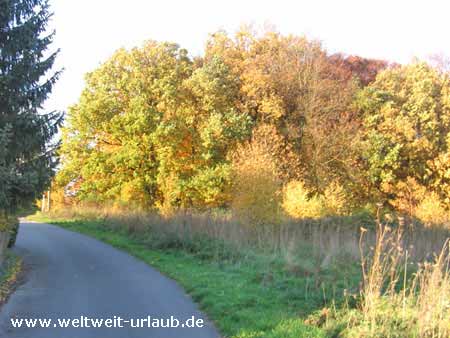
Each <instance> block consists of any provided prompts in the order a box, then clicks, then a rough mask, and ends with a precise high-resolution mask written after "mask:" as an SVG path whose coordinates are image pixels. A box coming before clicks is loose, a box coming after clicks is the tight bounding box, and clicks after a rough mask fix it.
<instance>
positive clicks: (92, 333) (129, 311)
mask: <svg viewBox="0 0 450 338" xmlns="http://www.w3.org/2000/svg"><path fill="white" fill-rule="evenodd" d="M15 250H16V251H17V252H18V253H19V254H20V255H22V256H23V258H24V261H25V264H26V266H27V268H28V270H29V271H28V273H27V277H26V281H25V283H24V284H23V285H22V286H20V287H19V288H18V289H17V290H16V292H15V293H14V294H13V295H12V296H11V298H10V299H9V301H8V303H7V304H5V305H4V306H3V308H2V309H1V310H0V337H8V338H213V337H214V338H218V337H219V335H218V333H217V331H216V330H215V329H214V328H213V326H212V324H211V323H209V322H208V321H207V320H206V319H205V323H206V324H205V326H204V327H203V328H187V327H184V328H182V327H178V328H154V327H152V328H148V327H147V326H148V324H147V321H145V322H143V324H144V326H146V327H145V328H132V327H130V325H131V323H129V324H127V323H126V322H124V321H125V320H131V319H133V323H134V324H136V319H147V318H148V316H151V318H153V321H152V323H153V324H155V321H154V319H166V318H170V317H171V316H173V317H174V318H176V319H178V320H179V321H180V323H184V321H185V320H187V319H189V318H192V316H195V319H200V318H203V319H204V317H203V316H202V314H201V313H199V311H198V309H197V307H196V306H195V304H194V303H193V302H192V300H191V299H190V298H189V296H187V295H186V294H185V292H184V291H183V290H182V289H181V288H180V287H179V286H178V285H177V284H176V283H175V282H174V281H172V280H170V279H168V278H166V277H164V276H162V275H161V274H160V273H159V272H158V271H156V270H154V269H152V268H150V267H149V266H148V265H146V264H145V263H143V262H140V261H139V260H137V259H136V258H133V257H131V256H129V255H127V254H126V253H123V252H121V251H119V250H116V249H114V248H112V247H111V246H109V245H106V244H104V243H101V242H99V241H97V240H95V239H92V238H89V237H86V236H84V235H81V234H77V233H73V232H70V231H67V230H63V229H61V228H58V227H55V226H52V225H47V224H38V223H22V224H21V227H20V232H19V236H18V239H17V244H16V249H15ZM81 316H84V318H86V319H104V320H106V319H109V318H110V319H111V320H113V319H114V316H116V324H118V323H119V322H118V319H117V318H118V317H120V318H121V319H122V320H123V321H121V322H120V323H121V325H122V326H125V327H123V328H118V327H116V328H107V327H103V328H93V327H90V328H75V327H69V328H60V327H58V326H59V325H58V324H59V323H58V322H56V323H58V324H57V325H56V326H57V327H54V326H55V325H54V324H55V321H56V320H57V319H58V318H59V319H77V318H80V320H81V321H84V322H85V323H87V325H88V326H92V325H91V324H89V321H86V320H85V319H82V318H81ZM11 318H17V319H21V318H31V319H37V318H40V319H52V324H51V325H50V327H49V328H23V327H22V328H20V329H19V328H13V326H12V324H11ZM191 323H192V321H189V323H188V324H191ZM75 325H81V322H80V324H77V322H76V321H75ZM109 325H114V321H112V322H109ZM180 325H181V324H180ZM116 326H118V325H116Z"/></svg>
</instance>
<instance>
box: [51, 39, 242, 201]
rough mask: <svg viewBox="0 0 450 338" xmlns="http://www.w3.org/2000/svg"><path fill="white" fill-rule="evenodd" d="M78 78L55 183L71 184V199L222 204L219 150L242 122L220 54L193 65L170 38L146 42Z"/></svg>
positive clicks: (237, 136)
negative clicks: (75, 191) (74, 192)
mask: <svg viewBox="0 0 450 338" xmlns="http://www.w3.org/2000/svg"><path fill="white" fill-rule="evenodd" d="M86 82H87V83H86V88H85V90H84V91H83V94H82V97H81V99H80V102H79V103H78V104H77V105H75V106H74V107H72V108H71V109H70V112H69V119H68V122H69V123H68V126H67V127H66V128H65V129H64V131H63V146H62V149H61V156H62V159H63V169H62V172H61V173H60V174H59V177H60V184H63V185H64V184H67V183H68V182H70V181H72V180H75V181H79V182H80V191H79V195H78V197H79V198H80V199H91V198H92V197H93V196H95V200H97V201H104V200H110V199H112V200H115V201H119V202H120V201H127V202H128V201H130V200H134V202H136V203H137V204H139V205H140V206H141V207H145V208H151V207H155V206H157V205H168V206H169V207H171V208H173V207H178V206H181V205H183V206H192V205H196V206H202V205H206V204H208V205H220V204H223V203H224V201H225V198H223V197H221V196H220V195H221V193H222V191H223V190H224V185H226V184H228V181H229V180H228V179H227V178H226V177H225V176H226V175H227V171H226V170H225V169H224V168H225V167H226V166H227V164H226V163H227V161H226V156H227V153H228V151H229V149H230V148H231V147H233V145H234V144H235V143H236V142H238V141H239V140H241V139H243V138H245V137H247V136H248V133H249V127H250V124H249V118H248V117H247V116H246V115H245V114H240V113H237V112H236V111H235V109H234V103H235V100H236V98H237V91H238V84H237V79H236V78H235V77H234V76H233V75H231V73H230V72H229V70H228V67H227V66H225V64H224V63H223V62H222V61H221V60H220V59H218V58H217V59H213V60H211V62H208V63H205V64H204V65H203V66H202V67H200V68H195V66H194V64H193V63H192V62H191V61H190V59H189V58H188V57H187V54H186V51H185V50H183V49H180V48H179V47H178V46H177V45H174V44H169V43H157V42H152V41H150V42H148V43H147V44H146V45H144V46H143V47H142V48H139V49H137V48H135V49H133V50H131V51H125V50H120V51H118V52H117V53H116V54H115V55H114V56H113V57H112V58H111V59H110V60H108V61H107V62H106V63H105V64H103V65H102V66H101V67H100V68H99V69H97V70H96V71H94V72H93V73H91V74H89V75H88V76H87V78H86ZM214 175H215V176H214ZM213 176H214V177H213Z"/></svg>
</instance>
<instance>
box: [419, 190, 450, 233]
mask: <svg viewBox="0 0 450 338" xmlns="http://www.w3.org/2000/svg"><path fill="white" fill-rule="evenodd" d="M414 214H415V216H416V217H417V218H418V219H420V220H421V221H422V222H423V223H425V224H426V225H444V224H446V225H449V226H450V212H449V211H448V210H445V208H444V207H443V205H442V202H441V200H440V198H439V196H438V195H437V194H436V193H434V192H432V193H427V194H425V197H424V198H423V200H422V201H421V202H420V203H419V205H418V206H417V208H416V210H415V212H414Z"/></svg>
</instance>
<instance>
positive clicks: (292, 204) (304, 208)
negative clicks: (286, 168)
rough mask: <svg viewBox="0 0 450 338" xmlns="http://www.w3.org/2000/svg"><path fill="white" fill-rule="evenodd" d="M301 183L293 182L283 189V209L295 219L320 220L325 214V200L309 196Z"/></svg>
mask: <svg viewBox="0 0 450 338" xmlns="http://www.w3.org/2000/svg"><path fill="white" fill-rule="evenodd" d="M309 195H310V193H309V191H308V190H307V189H306V188H305V185H304V183H303V182H301V181H291V182H289V183H288V184H287V185H286V186H285V188H284V189H283V209H284V211H285V212H286V213H287V214H288V215H289V216H291V217H294V218H320V217H321V216H323V214H324V211H325V210H324V203H323V199H322V198H320V197H319V196H312V197H310V196H309Z"/></svg>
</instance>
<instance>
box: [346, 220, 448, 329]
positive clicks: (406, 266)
mask: <svg viewBox="0 0 450 338" xmlns="http://www.w3.org/2000/svg"><path fill="white" fill-rule="evenodd" d="M363 238H364V231H363V234H362V236H361V240H360V250H361V268H362V275H363V278H362V286H361V290H360V303H359V307H358V310H357V311H354V310H349V311H348V313H347V315H346V316H344V317H343V318H344V319H343V320H344V321H346V325H347V328H346V329H345V330H344V333H343V336H348V337H421V338H427V337H432V338H448V337H450V246H449V239H447V240H445V242H444V244H443V246H442V248H441V250H440V251H439V252H437V253H435V254H434V256H433V257H432V258H431V259H428V260H425V261H424V262H422V263H419V264H416V263H413V262H411V261H410V255H409V252H408V248H407V247H405V245H404V231H403V229H402V228H401V227H400V228H396V229H393V228H391V227H388V226H386V225H384V224H382V223H381V222H378V224H377V233H376V239H375V244H374V246H372V247H370V248H369V249H370V250H367V249H368V248H367V247H365V242H364V240H363Z"/></svg>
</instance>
